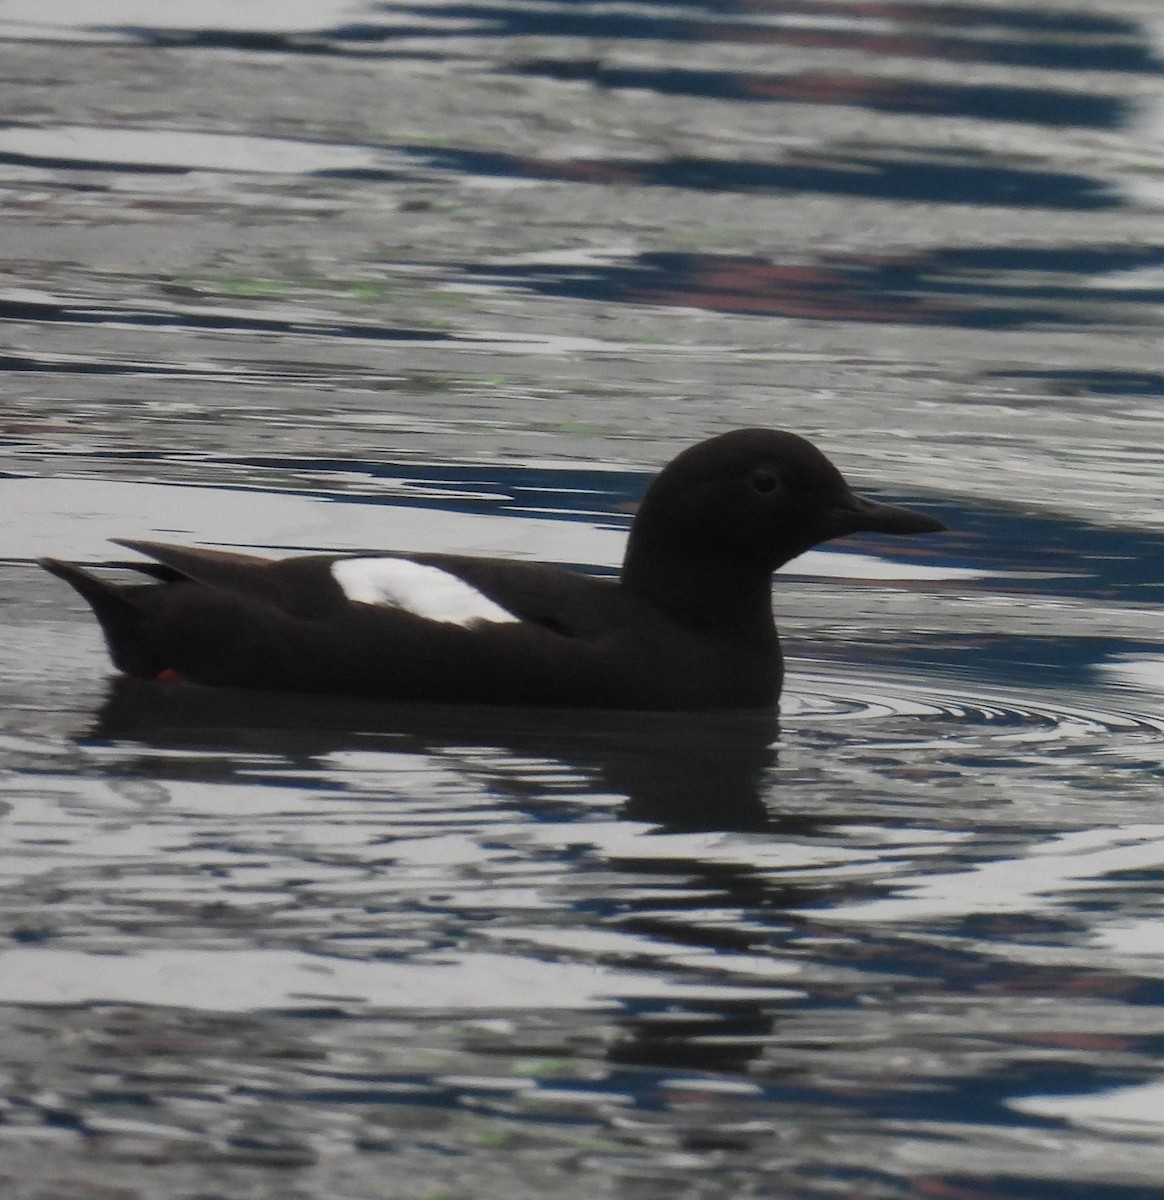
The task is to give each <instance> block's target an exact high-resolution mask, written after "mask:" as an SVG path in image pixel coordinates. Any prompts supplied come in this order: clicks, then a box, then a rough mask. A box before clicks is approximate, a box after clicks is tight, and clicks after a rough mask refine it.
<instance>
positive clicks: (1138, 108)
mask: <svg viewBox="0 0 1164 1200" xmlns="http://www.w3.org/2000/svg"><path fill="white" fill-rule="evenodd" d="M1160 17H1161V11H1160V8H1159V6H1158V5H1157V4H1155V3H1153V2H1149V0H1127V2H1126V3H1119V2H1117V0H1102V2H1100V3H1097V4H1090V5H1083V4H1075V5H1073V4H1071V3H1069V2H1063V3H1051V2H1039V3H1027V4H1022V3H1015V2H1011V3H1005V4H1002V5H995V6H991V5H985V4H982V5H977V4H943V3H934V4H920V3H919V4H911V3H904V4H871V3H858V2H855V0H854V2H845V0H835V2H834V0H819V2H810V0H787V2H784V0H767V2H765V0H759V2H753V3H747V4H743V3H740V4H734V3H733V4H726V3H725V4H717V5H712V4H700V3H688V2H686V0H683V2H679V3H673V4H669V5H666V6H662V5H659V6H653V5H648V4H639V3H628V4H621V5H588V4H582V3H567V2H562V3H547V4H516V3H515V4H508V5H507V4H497V5H484V4H483V5H475V4H447V5H446V4H439V3H436V4H427V5H421V4H408V5H404V4H402V5H380V4H360V3H351V4H344V3H329V2H327V0H318V2H307V3H298V4H274V3H271V4H266V3H258V2H254V3H249V4H234V5H224V4H216V3H202V4H199V5H197V6H193V7H191V6H164V5H159V4H155V3H145V2H144V0H137V2H131V0H118V2H116V3H115V2H114V0H90V2H89V3H86V4H74V3H69V2H67V0H38V2H37V3H36V4H33V3H25V2H24V0H17V2H13V3H10V4H8V5H6V6H4V8H3V10H2V11H0V66H2V70H0V101H2V103H3V112H4V114H5V120H6V124H4V125H3V126H0V188H2V189H3V198H4V204H5V210H6V216H7V222H6V237H5V239H4V248H3V253H2V256H0V269H2V270H3V278H2V280H0V323H2V325H3V332H4V340H3V344H2V346H0V355H2V357H0V369H2V370H3V372H4V375H3V394H2V397H0V513H2V514H3V520H2V521H0V596H2V597H3V607H2V609H0V621H2V632H3V637H2V639H0V660H2V662H0V787H2V788H3V796H2V797H0V834H2V840H0V1193H2V1194H3V1196H4V1197H5V1200H9V1198H12V1200H26V1198H27V1200H32V1198H36V1200H73V1198H77V1200H82V1198H83V1200H97V1198H101V1200H154V1198H155V1197H166V1198H170V1197H174V1198H181V1200H211V1198H213V1200H219V1198H224V1200H225V1198H229V1200H250V1198H252V1197H254V1198H259V1197H263V1198H266V1197H272V1198H275V1197H277V1198H279V1200H299V1198H302V1200H380V1198H390V1200H462V1198H463V1200H471V1198H476V1197H505V1198H506V1200H510V1198H513V1200H517V1198H521V1197H531V1198H532V1197H538V1198H540V1197H546V1196H563V1197H575V1196H576V1197H579V1198H583V1197H585V1198H587V1200H590V1198H593V1197H606V1196H611V1197H619V1198H623V1200H653V1198H655V1197H659V1198H664V1197H666V1198H668V1200H671V1198H675V1197H684V1198H687V1197H690V1198H692V1200H695V1198H699V1200H706V1198H710V1197H725V1198H726V1197H732V1198H735V1197H751V1196H755V1197H778V1198H780V1200H801V1198H809V1197H826V1196H838V1195H839V1196H845V1197H853V1198H860V1200H865V1198H880V1197H887V1198H898V1197H900V1198H916V1200H923V1198H924V1200H1020V1198H1021V1200H1076V1198H1078V1200H1091V1198H1093V1197H1098V1198H1100V1200H1139V1198H1140V1197H1148V1196H1152V1197H1156V1196H1160V1195H1164V1185H1162V1184H1161V1182H1160V1181H1161V1180H1164V1151H1162V1149H1161V1134H1162V1133H1164V1073H1162V1071H1161V1063H1162V1056H1164V914H1162V912H1161V907H1160V899H1159V894H1160V886H1161V881H1162V879H1164V819H1161V816H1160V811H1161V810H1160V804H1161V800H1162V798H1164V623H1162V619H1161V618H1162V614H1164V581H1162V574H1161V566H1160V564H1161V562H1162V561H1164V506H1162V502H1161V495H1162V486H1161V484H1162V473H1161V465H1160V464H1161V461H1162V453H1164V424H1162V421H1161V410H1160V406H1161V400H1162V398H1164V359H1162V357H1161V353H1160V333H1161V311H1162V309H1161V306H1162V303H1164V238H1162V237H1161V229H1162V225H1161V208H1162V207H1164V142H1162V140H1161V130H1162V128H1164V126H1162V124H1161V113H1162V111H1164V109H1162V107H1161V101H1162V96H1164V91H1162V84H1164V57H1162V53H1161V48H1160V40H1159V39H1160V30H1161V28H1162V26H1161V21H1160ZM744 424H763V425H770V426H782V427H787V428H792V429H796V430H798V431H800V432H802V433H805V434H807V435H809V436H810V437H812V438H813V439H814V440H816V441H817V442H818V443H819V444H820V445H821V446H822V447H823V448H824V449H825V450H826V451H827V452H828V453H829V454H830V455H831V456H832V457H833V458H834V459H835V460H836V461H837V462H838V463H839V464H840V465H841V466H842V468H843V469H844V470H845V471H846V473H847V474H848V475H849V476H850V478H852V479H853V481H854V482H855V483H857V484H858V485H859V486H860V487H861V488H862V489H863V490H865V491H867V492H870V493H873V494H876V495H879V496H881V497H883V498H886V499H890V500H894V501H898V502H902V503H909V504H913V505H917V506H919V507H922V508H925V509H927V510H928V511H932V512H934V513H936V514H938V515H940V516H941V517H942V518H943V519H944V520H946V521H947V522H948V523H949V525H950V526H951V528H952V530H953V532H952V533H950V534H948V535H944V536H942V537H939V538H929V539H924V540H923V539H919V540H917V541H908V542H894V541H893V540H892V539H875V538H863V539H852V540H851V541H849V542H846V543H841V544H837V545H833V546H830V547H827V548H825V549H824V550H822V551H818V552H814V553H812V554H810V555H806V556H805V557H804V558H803V559H801V560H798V561H797V562H796V563H794V564H793V565H792V566H791V567H790V568H789V569H787V570H786V571H785V572H782V573H781V576H780V577H779V578H778V580H777V586H776V590H775V602H776V608H777V612H778V616H779V620H780V625H781V629H782V632H783V634H784V638H785V642H786V645H787V648H788V650H789V653H790V658H791V668H792V669H791V674H790V678H789V681H788V685H787V694H786V697H785V700H784V702H783V705H782V711H781V715H780V721H779V726H777V724H776V722H775V720H774V719H773V718H770V717H767V716H763V715H758V714H752V715H744V716H741V715H738V714H735V715H732V714H723V715H716V716H714V717H710V718H709V717H706V716H701V717H683V716H680V717H670V716H669V717H661V716H657V715H652V714H642V715H638V716H631V717H627V716H619V717H617V718H614V717H609V716H606V715H603V714H591V715H578V714H572V715H570V716H569V717H561V716H558V715H555V714H552V713H542V712H501V713H495V712H487V711H480V710H462V709H450V710H447V711H445V710H437V711H434V710H423V709H408V708H406V709H401V708H394V707H378V706H368V705H359V704H349V703H335V702H328V703H322V702H318V701H312V700H307V699H296V698H290V697H256V696H248V695H245V694H235V693H229V692H223V693H213V694H204V693H201V692H199V691H197V690H194V689H185V688H180V687H171V688H163V687H156V686H140V685H138V686H130V685H126V684H117V683H116V682H115V681H113V680H112V679H111V678H110V677H109V675H108V665H107V662H106V659H105V657H104V653H103V650H102V648H101V645H100V641H99V637H98V635H97V633H96V630H95V627H94V626H93V624H92V622H91V620H90V619H89V618H88V616H87V615H86V613H85V612H84V611H83V609H82V606H81V605H80V602H79V601H77V600H76V599H75V598H74V597H73V596H72V594H71V593H69V592H68V591H67V590H66V589H64V588H62V586H61V585H60V584H59V583H58V582H57V581H55V580H52V579H50V578H49V577H48V576H46V575H43V574H42V573H40V572H39V571H38V570H36V568H35V567H34V566H33V565H32V560H33V559H34V558H35V557H36V556H38V555H42V554H46V553H51V554H56V555H58V556H62V557H77V558H82V559H92V560H99V559H102V558H104V557H106V556H108V555H109V554H110V548H109V546H108V544H107V542H106V539H107V538H108V537H110V536H123V537H132V536H154V537H159V538H168V539H172V540H191V541H201V542H204V543H208V544H215V545H223V546H227V547H244V548H255V547H257V548H262V549H267V550H277V551H293V550H303V549H324V548H328V549H345V548H354V547H390V548H397V549H415V548H419V547H424V548H429V549H440V550H456V551H467V552H480V553H494V554H505V555H511V556H514V557H520V558H528V559H535V560H543V561H553V562H562V563H568V564H573V565H576V566H579V567H581V568H583V569H586V570H598V571H607V570H611V569H613V568H614V566H615V565H616V564H617V562H618V560H619V557H620V554H621V547H622V539H623V536H624V531H625V529H626V526H627V523H628V521H629V513H630V512H631V511H632V510H633V506H634V503H635V501H636V500H637V499H638V497H639V496H640V495H641V494H642V491H643V489H644V487H645V486H646V483H647V481H648V480H649V478H650V476H651V474H652V473H653V471H654V470H655V469H657V467H658V466H659V465H660V464H661V463H662V462H664V461H665V460H666V459H667V458H668V457H669V456H670V455H671V454H673V453H674V452H675V451H676V450H678V449H679V448H681V447H682V446H683V445H686V444H688V443H689V442H691V441H694V440H696V439H698V438H700V437H703V436H706V435H708V434H711V433H715V432H719V431H722V430H724V429H728V428H732V427H734V426H738V425H744Z"/></svg>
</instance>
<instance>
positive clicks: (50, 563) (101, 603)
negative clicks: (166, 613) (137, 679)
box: [38, 558, 153, 678]
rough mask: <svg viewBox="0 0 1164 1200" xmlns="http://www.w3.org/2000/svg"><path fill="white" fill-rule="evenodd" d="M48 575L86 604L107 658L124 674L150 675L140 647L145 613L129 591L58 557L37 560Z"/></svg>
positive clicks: (148, 665) (142, 646) (148, 666)
mask: <svg viewBox="0 0 1164 1200" xmlns="http://www.w3.org/2000/svg"><path fill="white" fill-rule="evenodd" d="M38 561H39V563H40V565H41V566H42V567H44V569H45V570H46V571H48V572H49V573H50V574H51V575H55V576H56V577H57V578H58V579H63V580H64V581H65V582H66V583H67V584H69V585H70V586H71V587H73V588H74V589H75V590H76V591H77V592H79V593H80V595H81V596H82V597H83V598H84V599H85V600H86V601H87V602H88V604H89V607H90V608H92V610H93V615H94V616H95V617H96V618H97V621H98V623H99V624H100V626H101V632H102V633H104V634H105V641H106V643H107V644H108V646H109V656H110V657H111V658H112V659H113V663H114V665H115V666H116V667H117V668H118V669H119V670H122V671H124V672H125V673H126V674H127V675H138V676H145V677H147V678H148V677H150V676H151V675H152V674H153V671H152V669H151V663H150V662H149V661H148V655H147V653H146V649H145V646H144V644H143V626H144V624H145V613H144V611H143V610H142V608H141V606H140V605H139V604H138V603H136V601H135V598H134V596H133V594H132V593H133V590H134V589H130V588H126V587H122V586H119V585H117V584H113V583H108V582H106V581H105V580H104V579H100V578H98V576H96V575H94V574H93V573H92V572H91V571H87V570H85V568H84V567H80V566H78V565H77V564H76V563H69V562H62V561H61V560H60V559H59V558H42V559H39V560H38Z"/></svg>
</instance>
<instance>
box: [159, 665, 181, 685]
mask: <svg viewBox="0 0 1164 1200" xmlns="http://www.w3.org/2000/svg"><path fill="white" fill-rule="evenodd" d="M154 680H155V682H157V683H181V682H182V676H181V675H179V674H178V672H177V671H175V670H174V668H173V667H163V668H162V669H161V670H160V671H159V672H158V673H157V674H156V675H155V676H154Z"/></svg>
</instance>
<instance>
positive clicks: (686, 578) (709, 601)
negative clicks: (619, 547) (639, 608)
mask: <svg viewBox="0 0 1164 1200" xmlns="http://www.w3.org/2000/svg"><path fill="white" fill-rule="evenodd" d="M620 579H621V581H622V586H623V587H625V588H626V589H627V590H628V591H630V592H633V593H634V594H636V595H638V596H641V597H643V598H644V599H646V600H648V601H650V603H651V604H652V605H654V606H655V607H656V608H658V609H661V610H662V611H663V612H665V613H666V614H667V615H668V616H670V617H671V618H672V619H673V620H676V621H679V622H680V623H681V624H683V625H689V626H693V627H695V628H700V629H707V630H709V631H714V632H719V633H723V634H726V635H730V636H742V637H747V638H750V639H759V640H760V641H763V642H767V641H768V640H769V639H774V638H775V637H776V625H775V622H774V621H773V618H772V575H771V572H769V571H766V570H763V569H757V568H749V567H745V566H741V565H740V564H738V563H734V562H731V561H730V560H726V559H717V558H714V557H706V556H703V555H699V556H689V555H677V554H671V553H666V552H665V551H653V550H651V549H650V548H649V547H646V546H643V545H641V544H639V545H636V544H634V543H633V542H632V544H631V545H630V546H628V548H627V555H626V559H625V560H624V562H623V565H622V573H621V576H620Z"/></svg>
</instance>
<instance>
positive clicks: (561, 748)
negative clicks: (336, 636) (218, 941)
mask: <svg viewBox="0 0 1164 1200" xmlns="http://www.w3.org/2000/svg"><path fill="white" fill-rule="evenodd" d="M778 733H779V725H778V716H777V713H776V711H775V710H773V709H767V710H749V711H735V712H719V713H694V714H692V713H680V714H674V713H624V712H589V711H587V712H570V711H551V710H536V711H534V710H520V709H508V708H461V707H452V706H417V705H374V704H369V703H366V702H360V701H352V700H344V699H333V698H324V697H318V696H298V695H284V694H274V693H261V692H244V691H232V690H227V689H203V688H198V687H193V686H188V685H166V684H155V683H142V682H138V681H133V680H127V679H120V680H117V681H115V682H114V683H113V685H112V687H111V690H110V692H109V695H108V697H107V699H106V702H105V704H104V705H103V707H102V709H101V710H100V713H99V715H98V718H97V721H96V723H95V726H94V727H93V729H92V730H91V733H90V735H89V736H90V738H91V740H92V741H93V742H96V743H100V744H105V743H118V744H121V745H122V747H123V748H124V749H125V750H126V752H127V755H128V756H129V757H127V758H124V759H122V760H121V763H120V765H119V767H118V769H119V770H126V769H128V770H130V771H134V772H137V771H146V772H150V773H153V772H156V771H159V770H160V771H162V772H180V773H181V774H182V775H183V777H189V772H190V770H191V769H192V766H193V769H194V770H195V771H196V772H197V773H198V775H199V776H200V777H201V778H203V779H205V780H207V781H209V782H220V783H222V784H224V785H228V784H230V783H232V782H234V780H235V779H236V778H237V777H239V776H243V775H245V776H246V777H248V779H249V780H250V781H252V782H253V778H254V768H255V759H256V756H263V757H264V758H268V757H274V758H275V759H276V760H278V761H281V762H282V763H284V764H286V765H288V766H291V767H292V768H294V769H295V770H296V773H297V774H298V773H299V772H300V771H305V772H308V773H309V772H310V771H311V770H313V769H316V768H318V769H320V770H321V772H327V771H329V769H334V768H333V763H334V760H332V763H329V762H328V756H331V755H334V754H335V753H337V752H344V751H356V752H359V751H370V752H374V753H379V754H384V753H387V754H392V753H398V754H401V755H405V756H411V755H423V756H426V757H435V758H441V759H443V760H444V761H453V762H459V761H468V762H469V763H471V768H470V767H468V766H467V767H466V771H470V770H471V776H472V778H471V779H467V780H466V786H467V787H469V786H471V787H472V788H473V789H474V790H475V791H476V790H477V789H479V787H480V785H481V783H482V782H483V781H484V782H485V784H486V786H487V788H488V789H489V791H490V792H492V793H494V794H495V795H496V796H497V798H498V801H499V803H501V804H505V805H506V806H508V807H511V808H515V809H517V810H520V811H528V812H531V813H534V814H536V815H537V816H538V817H542V816H543V815H544V813H545V801H546V798H547V794H548V793H549V792H550V791H552V790H553V789H552V788H550V787H547V785H546V783H545V782H544V781H545V779H546V776H547V769H546V768H547V764H548V765H549V766H550V771H549V772H548V774H550V775H551V776H552V774H553V768H554V767H555V766H558V765H560V766H561V767H562V768H564V771H565V773H566V774H567V775H568V776H571V777H572V778H571V779H570V792H572V793H574V794H575V795H582V794H586V795H601V796H604V797H605V796H609V795H611V794H613V796H614V797H615V801H614V803H615V804H616V805H617V808H616V809H615V812H616V813H617V815H618V816H619V817H621V818H624V819H626V820H629V821H634V822H643V823H645V824H647V825H649V826H655V827H656V828H655V830H654V832H657V833H667V834H692V835H703V834H708V833H716V832H724V833H734V834H753V835H756V836H758V837H760V838H761V839H763V840H764V841H765V842H766V841H767V840H768V839H770V838H772V837H777V838H780V837H797V836H802V837H803V836H812V835H813V834H814V833H816V834H819V832H820V826H821V824H822V822H820V821H818V820H816V819H814V818H811V817H806V816H802V815H799V814H781V813H779V812H778V811H775V810H774V809H773V808H771V807H770V805H771V804H772V799H773V795H774V793H775V790H776V787H775V785H776V779H775V777H774V774H773V772H774V768H775V766H776V762H777V748H776V739H777V736H778ZM134 744H137V745H138V746H140V747H141V750H142V753H143V755H145V756H146V757H144V758H143V759H141V760H138V761H136V762H135V761H134V760H133V758H132V755H133V753H134V750H133V745H134ZM150 750H160V751H163V752H165V753H166V754H167V756H172V755H173V752H174V751H178V752H179V754H180V752H182V751H187V752H189V753H190V755H191V759H190V760H189V761H187V762H183V760H182V759H181V757H178V758H175V757H168V759H167V762H166V764H165V765H162V764H161V763H159V761H158V760H157V759H156V758H153V757H151V756H150V755H149V752H150ZM478 750H480V751H484V753H480V754H478V753H469V754H468V755H467V756H466V751H478ZM207 751H209V752H211V753H210V754H209V755H207V754H206V752H207ZM195 763H196V764H197V765H193V764H195ZM618 797H622V798H623V799H622V802H621V803H618V799H617V798H618ZM551 798H552V800H553V803H554V810H553V811H554V814H555V817H554V819H556V820H562V819H565V820H569V811H570V805H569V803H568V800H569V795H568V794H567V795H563V794H562V793H561V792H554V794H553V796H552V797H551ZM563 800H566V801H567V803H562V801H563ZM587 811H588V812H589V811H590V810H589V808H588V809H587ZM635 844H636V839H635V838H631V839H630V840H629V842H628V854H627V855H626V856H624V855H621V854H618V853H615V854H613V855H611V857H610V865H611V866H613V867H616V868H617V869H618V870H619V871H620V872H621V873H622V874H623V876H624V877H625V876H626V875H628V874H630V875H639V876H641V877H642V879H643V882H644V885H645V886H644V888H643V889H642V890H641V891H640V890H639V889H637V888H625V889H623V890H620V892H619V894H618V895H617V896H614V895H611V896H609V897H607V902H606V903H605V904H600V905H599V907H601V908H605V907H607V906H608V905H609V908H610V917H611V919H612V920H613V921H614V923H615V927H617V928H618V929H620V930H622V931H623V932H624V933H628V934H633V935H638V936H641V937H645V938H648V939H651V940H655V941H658V942H659V943H660V944H664V945H670V946H676V947H681V948H682V950H683V952H684V953H689V952H692V951H694V950H697V949H699V948H702V949H704V950H709V951H712V952H713V953H714V954H716V955H723V954H725V953H726V954H727V955H728V958H729V960H730V957H731V955H733V954H741V953H742V954H748V953H755V952H761V953H766V952H767V949H766V947H764V946H763V945H761V943H763V942H764V941H765V937H764V935H763V933H758V932H757V930H756V929H755V928H754V927H753V928H744V927H741V928H738V929H736V928H733V927H730V926H725V925H724V924H723V922H722V921H718V920H717V921H704V920H703V919H702V916H701V914H702V913H703V909H704V907H705V906H706V905H707V903H708V896H709V895H714V896H715V897H716V900H715V905H716V906H717V907H719V906H728V907H732V908H736V909H737V910H739V911H743V912H747V911H753V912H754V911H757V910H758V909H761V908H770V907H771V906H773V905H775V906H776V907H784V906H785V905H786V904H790V903H792V902H793V901H799V900H803V899H804V897H803V895H801V894H800V893H799V892H798V890H797V889H796V888H795V887H793V888H792V889H791V891H792V892H795V893H796V894H795V895H792V894H785V893H786V887H785V886H782V885H780V884H778V883H776V882H775V881H773V880H772V879H771V878H770V877H769V876H768V875H767V873H766V872H764V871H762V870H758V869H756V868H755V867H754V866H752V865H751V864H749V862H748V861H747V859H748V855H747V854H746V852H745V853H743V854H741V857H740V859H739V860H738V861H725V860H724V859H722V858H717V857H716V856H712V857H710V858H706V857H704V856H703V855H702V854H701V847H702V846H703V845H704V844H705V839H704V838H703V837H701V836H695V837H692V838H691V839H687V838H681V839H680V841H679V842H678V844H677V846H676V847H675V854H674V856H672V855H671V854H670V853H667V854H664V855H662V856H656V855H650V856H644V857H641V858H639V857H635V856H634V855H635V851H634V849H633V846H634V845H635ZM660 876H666V877H667V878H668V879H669V880H671V881H674V880H676V879H686V881H687V886H686V887H682V888H679V889H678V890H677V891H675V892H673V893H672V894H671V896H670V898H669V899H666V900H663V899H661V898H660V896H659V893H658V890H657V889H656V888H654V887H653V886H652V881H654V880H658V878H659V877H660ZM594 899H595V898H594V897H593V896H592V895H591V896H590V900H589V901H588V902H587V906H586V912H585V913H583V914H582V916H583V919H584V921H585V923H587V924H589V923H592V921H593V916H594V912H593V903H594ZM566 907H567V908H570V905H569V903H567V906H566ZM562 916H563V917H565V919H566V920H567V921H573V920H575V919H576V918H577V916H578V914H575V916H574V917H570V916H568V915H567V914H566V913H563V914H562ZM757 939H758V940H757ZM679 1016H680V1014H679V1013H678V1012H677V1011H675V1006H674V1004H673V1003H658V1002H647V1003H645V1004H644V1003H641V1002H636V1003H630V1004H628V1005H627V1006H626V1007H625V1009H624V1011H623V1015H622V1016H621V1017H620V1019H619V1021H618V1024H619V1025H620V1027H621V1029H622V1034H621V1036H620V1037H618V1038H617V1039H616V1040H615V1041H614V1043H613V1044H611V1045H610V1046H609V1047H608V1052H607V1058H608V1061H610V1062H611V1063H618V1064H622V1065H623V1066H624V1067H633V1068H644V1067H650V1068H655V1069H658V1068H675V1067H686V1068H694V1069H706V1070H716V1069H721V1070H723V1069H726V1070H739V1069H741V1068H742V1067H743V1065H744V1064H745V1063H746V1062H747V1061H748V1060H749V1059H751V1058H752V1057H753V1056H754V1054H755V1053H757V1052H758V1051H757V1048H758V1047H759V1046H761V1045H763V1043H764V1041H765V1038H767V1037H769V1036H770V1035H771V1031H772V1027H773V1020H774V1017H773V1012H772V1010H771V1009H770V1007H769V1006H768V1005H767V1004H764V1003H757V1002H756V1001H755V1000H747V1001H724V1002H714V1001H704V1002H702V1003H701V1004H700V1005H699V1006H698V1011H697V1012H692V1013H690V1014H689V1017H690V1019H689V1020H680V1019H678V1018H679ZM729 1035H730V1036H729Z"/></svg>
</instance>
